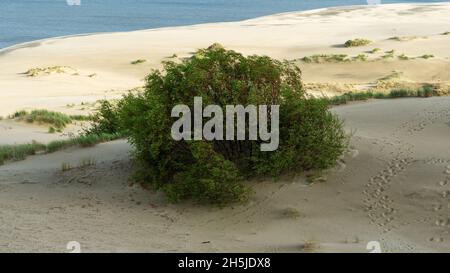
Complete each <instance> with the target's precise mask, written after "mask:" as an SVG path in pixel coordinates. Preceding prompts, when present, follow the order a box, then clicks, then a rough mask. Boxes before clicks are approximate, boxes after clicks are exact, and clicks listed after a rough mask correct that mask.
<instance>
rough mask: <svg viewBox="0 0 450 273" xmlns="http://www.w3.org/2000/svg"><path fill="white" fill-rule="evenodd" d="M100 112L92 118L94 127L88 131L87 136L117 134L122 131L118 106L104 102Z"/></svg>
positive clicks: (101, 104)
mask: <svg viewBox="0 0 450 273" xmlns="http://www.w3.org/2000/svg"><path fill="white" fill-rule="evenodd" d="M97 110H98V111H97V112H96V113H95V114H94V115H93V116H90V117H89V119H90V120H91V121H92V126H91V127H90V128H88V129H87V130H86V132H85V133H86V134H87V135H91V134H95V135H99V134H116V133H118V132H119V131H120V128H119V117H118V111H117V105H114V104H113V103H111V102H109V101H107V100H102V101H100V107H99V108H98V109H97Z"/></svg>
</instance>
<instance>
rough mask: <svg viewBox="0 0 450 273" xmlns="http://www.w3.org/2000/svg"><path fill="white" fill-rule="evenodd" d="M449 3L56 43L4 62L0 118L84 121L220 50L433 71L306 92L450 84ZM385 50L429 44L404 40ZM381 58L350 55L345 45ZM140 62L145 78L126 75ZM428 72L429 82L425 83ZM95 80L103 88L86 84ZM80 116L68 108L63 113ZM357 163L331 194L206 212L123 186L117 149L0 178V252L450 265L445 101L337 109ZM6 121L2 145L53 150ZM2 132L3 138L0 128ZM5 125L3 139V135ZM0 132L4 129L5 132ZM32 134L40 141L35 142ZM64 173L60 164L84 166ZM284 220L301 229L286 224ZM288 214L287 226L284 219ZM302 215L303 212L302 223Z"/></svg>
mask: <svg viewBox="0 0 450 273" xmlns="http://www.w3.org/2000/svg"><path fill="white" fill-rule="evenodd" d="M449 11H450V4H433V5H404V4H402V5H384V6H380V7H351V8H333V9H325V10H320V11H310V12H303V13H287V14H281V15H274V16H268V17H263V18H257V19H253V20H247V21H244V22H236V23H221V24H206V25H199V26H188V27H178V28H166V29H158V30H149V31H136V32H129V33H114V34H101V35H92V36H80V37H70V38H64V39H50V40H46V41H42V42H40V43H36V44H32V45H33V46H30V45H28V46H23V47H20V48H18V49H15V50H7V51H4V52H3V53H2V52H0V66H1V67H0V115H7V114H10V113H12V112H13V111H15V110H19V109H22V108H26V109H33V108H47V109H56V110H58V111H64V112H70V113H72V112H76V113H79V112H85V111H88V110H89V109H84V110H82V108H84V107H82V106H81V105H80V103H81V102H86V101H90V102H92V101H95V100H97V99H98V98H103V97H107V98H115V97H118V96H120V94H121V93H123V92H124V91H125V90H126V89H130V88H133V87H137V86H140V85H142V83H143V82H142V78H143V77H144V75H145V74H146V73H147V72H148V71H149V70H150V69H151V68H153V67H158V66H159V63H160V61H161V60H162V59H163V58H165V57H167V56H171V55H172V54H173V53H177V55H178V56H179V57H184V56H188V55H189V53H190V52H192V51H194V50H195V49H196V48H201V47H205V46H208V45H209V44H212V43H213V42H220V43H222V44H224V45H225V46H226V47H228V48H232V49H236V50H239V51H241V52H244V53H246V54H254V53H256V54H269V55H270V56H273V57H275V58H288V59H294V58H300V57H303V56H307V55H312V54H316V53H339V52H345V53H346V54H349V55H357V54H359V53H361V52H364V51H366V50H369V49H372V48H375V47H379V48H382V49H383V50H390V49H397V51H399V52H404V53H405V54H407V55H412V56H417V55H423V54H434V55H435V56H436V57H435V58H433V59H429V60H419V59H417V60H412V61H399V60H391V61H386V62H384V61H374V62H368V63H350V64H332V65H330V64H315V65H314V64H309V65H302V67H303V69H304V77H305V81H306V82H309V83H327V84H329V83H334V82H340V83H345V84H349V83H356V84H359V85H360V86H364V85H370V84H374V82H375V81H376V79H378V78H380V77H382V76H385V75H386V74H389V73H391V71H392V70H394V69H395V70H401V71H402V72H403V74H402V77H403V80H405V81H413V82H418V83H419V82H430V83H438V82H448V81H449V80H450V72H449V71H450V69H449V68H450V67H449V66H450V65H449V59H448V58H449V57H450V48H449V47H448V43H449V41H450V36H444V35H440V33H442V32H445V31H450V29H448V28H449V27H450V24H449V23H450V17H449V16H448V14H449ZM392 36H426V37H427V38H426V39H423V38H420V39H414V40H411V41H402V42H399V41H393V40H387V39H388V38H389V37H392ZM358 37H361V38H368V39H371V40H373V41H374V44H373V45H370V46H367V47H358V48H351V49H346V48H342V47H339V46H336V45H341V44H342V43H343V42H345V40H348V39H351V38H358ZM136 59H147V60H148V61H147V62H146V63H143V64H140V65H131V64H130V62H131V61H133V60H136ZM55 65H60V66H70V67H72V68H74V69H76V71H77V72H78V73H79V75H71V74H58V75H42V76H38V77H26V76H25V75H23V74H20V73H23V72H25V71H27V70H28V69H30V68H32V67H47V66H55ZM419 68H420V69H419ZM94 73H95V74H96V75H97V76H96V77H88V76H87V75H90V74H94ZM72 103H74V104H76V107H66V105H67V104H72ZM333 111H334V112H336V113H337V114H338V115H339V116H341V117H342V118H344V119H345V121H346V128H347V129H348V130H349V131H352V130H356V131H355V133H354V137H353V139H352V143H351V150H350V151H349V153H348V154H347V155H346V157H345V158H344V160H343V161H342V162H339V164H338V166H337V167H336V168H335V169H334V170H330V171H328V172H326V174H325V176H326V177H327V182H325V183H316V184H312V185H308V184H306V183H305V179H304V178H302V177H298V178H296V179H282V180H281V181H279V182H273V181H262V182H250V183H252V184H253V186H254V189H255V194H254V195H253V197H252V198H251V201H250V202H249V203H248V204H245V205H237V206H234V207H233V208H225V209H218V208H207V207H199V206H195V205H192V204H178V205H170V204H168V203H167V202H166V201H165V199H164V197H163V196H162V195H160V194H151V193H149V192H147V191H145V190H143V189H141V188H140V187H136V186H129V185H128V182H127V181H128V178H129V175H130V173H131V168H130V166H131V163H130V155H129V152H130V151H131V147H130V146H129V145H128V144H127V143H126V142H125V141H114V142H111V143H105V144H101V145H97V146H96V147H93V148H88V149H69V150H65V151H60V152H56V153H54V154H48V155H37V156H33V157H29V158H28V159H27V160H25V161H21V162H14V163H8V164H6V165H4V166H0V252H6V251H18V252H21V251H35V252H42V251H57V252H63V251H66V249H65V246H66V243H67V242H69V241H74V240H75V241H79V242H80V243H81V247H82V251H87V252H89V251H105V252H109V251H170V252H174V251H205V252H209V251H213V252H214V251H231V252H234V251H261V252H264V251H270V252H272V251H274V252H278V251H279V252H301V251H306V250H305V249H302V246H303V245H304V244H305V242H312V243H313V246H314V247H313V249H311V250H308V251H319V252H329V251H341V252H345V251H356V252H366V251H367V250H366V248H365V247H366V244H367V242H369V241H379V242H380V243H381V246H382V250H383V251H389V252H410V251H411V252H419V251H433V252H438V251H445V252H449V251H450V244H449V241H450V141H448V139H449V135H450V124H449V123H450V98H448V97H435V98H430V99H398V100H383V101H373V102H368V103H360V104H353V105H347V106H342V107H336V108H334V109H333ZM12 123H13V121H10V120H3V121H0V130H2V128H12V129H11V130H10V131H8V133H5V131H0V145H1V144H7V143H20V142H27V141H30V140H31V139H34V138H37V137H40V138H41V139H40V140H42V141H46V140H49V138H46V137H45V136H49V137H50V136H51V135H50V134H45V131H46V128H45V127H42V128H41V129H39V127H38V126H30V125H26V124H12ZM1 126H3V127H1ZM8 126H9V127H8ZM5 130H6V129H5ZM31 132H34V133H31ZM91 158H94V159H95V161H96V164H95V165H94V166H90V167H85V168H75V169H73V170H70V171H66V172H63V171H62V170H61V164H62V163H63V162H66V163H70V164H71V165H72V166H76V165H77V164H79V163H80V162H81V161H83V160H86V159H91ZM286 211H291V212H292V211H294V212H296V213H298V214H299V216H298V217H293V216H292V215H290V214H289V213H286ZM291 214H292V213H291ZM294 214H295V213H294Z"/></svg>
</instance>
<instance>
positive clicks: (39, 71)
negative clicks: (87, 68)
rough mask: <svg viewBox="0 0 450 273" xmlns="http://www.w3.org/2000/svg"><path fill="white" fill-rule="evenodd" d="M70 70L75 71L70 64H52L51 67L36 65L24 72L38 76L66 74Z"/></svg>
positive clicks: (31, 75)
mask: <svg viewBox="0 0 450 273" xmlns="http://www.w3.org/2000/svg"><path fill="white" fill-rule="evenodd" d="M70 71H74V69H73V68H71V67H69V66H50V67H44V68H40V67H35V68H31V69H29V70H27V71H26V72H25V73H24V74H25V75H26V76H28V77H37V76H40V75H49V74H64V73H68V72H70Z"/></svg>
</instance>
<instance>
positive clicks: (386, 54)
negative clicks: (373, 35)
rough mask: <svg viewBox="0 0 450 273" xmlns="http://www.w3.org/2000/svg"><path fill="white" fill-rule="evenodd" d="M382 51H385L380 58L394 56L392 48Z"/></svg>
mask: <svg viewBox="0 0 450 273" xmlns="http://www.w3.org/2000/svg"><path fill="white" fill-rule="evenodd" d="M384 53H385V55H383V56H381V58H383V59H391V58H394V54H395V50H393V49H392V50H389V51H386V52H384Z"/></svg>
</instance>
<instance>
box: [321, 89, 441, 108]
mask: <svg viewBox="0 0 450 273" xmlns="http://www.w3.org/2000/svg"><path fill="white" fill-rule="evenodd" d="M437 95H438V94H437V92H436V91H435V90H434V88H433V87H432V86H423V87H421V88H418V89H415V90H414V89H394V90H391V91H390V92H389V93H381V92H372V91H366V92H349V93H345V94H343V95H339V96H334V97H329V98H320V99H321V100H324V101H326V102H327V103H328V104H329V105H343V104H347V103H349V102H353V101H366V100H369V99H395V98H412V97H416V98H429V97H432V96H437Z"/></svg>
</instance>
